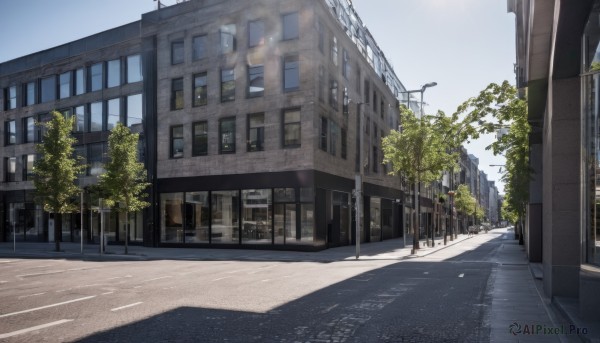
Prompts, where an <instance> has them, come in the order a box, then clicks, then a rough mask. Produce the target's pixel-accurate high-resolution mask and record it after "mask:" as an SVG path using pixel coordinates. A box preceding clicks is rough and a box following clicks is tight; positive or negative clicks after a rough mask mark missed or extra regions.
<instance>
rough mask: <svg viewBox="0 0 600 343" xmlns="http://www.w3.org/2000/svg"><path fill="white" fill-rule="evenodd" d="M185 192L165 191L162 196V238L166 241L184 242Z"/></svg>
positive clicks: (162, 240)
mask: <svg viewBox="0 0 600 343" xmlns="http://www.w3.org/2000/svg"><path fill="white" fill-rule="evenodd" d="M182 204H183V193H163V194H161V196H160V213H161V227H160V240H161V242H164V243H180V242H183V208H182Z"/></svg>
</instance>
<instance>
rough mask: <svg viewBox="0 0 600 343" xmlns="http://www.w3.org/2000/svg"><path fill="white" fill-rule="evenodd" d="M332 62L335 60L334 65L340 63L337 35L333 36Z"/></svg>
mask: <svg viewBox="0 0 600 343" xmlns="http://www.w3.org/2000/svg"><path fill="white" fill-rule="evenodd" d="M331 62H333V64H334V65H336V66H337V65H338V43H337V37H336V36H333V35H332V36H331Z"/></svg>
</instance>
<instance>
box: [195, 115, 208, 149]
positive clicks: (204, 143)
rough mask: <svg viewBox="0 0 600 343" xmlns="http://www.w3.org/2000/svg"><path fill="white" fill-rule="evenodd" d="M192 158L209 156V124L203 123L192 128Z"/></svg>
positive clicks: (198, 123)
mask: <svg viewBox="0 0 600 343" xmlns="http://www.w3.org/2000/svg"><path fill="white" fill-rule="evenodd" d="M192 136H193V142H192V156H203V155H206V154H208V122H206V121H201V122H197V123H194V124H193V126H192Z"/></svg>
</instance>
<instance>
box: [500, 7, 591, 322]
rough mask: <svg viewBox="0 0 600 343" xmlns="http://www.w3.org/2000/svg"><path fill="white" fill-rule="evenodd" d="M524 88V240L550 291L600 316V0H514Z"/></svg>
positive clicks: (586, 315)
mask: <svg viewBox="0 0 600 343" xmlns="http://www.w3.org/2000/svg"><path fill="white" fill-rule="evenodd" d="M507 4H508V11H509V12H513V13H515V15H516V48H517V49H516V50H517V56H516V59H517V61H516V64H515V71H516V73H517V75H516V78H517V87H518V88H519V89H520V92H519V94H527V95H528V96H527V102H528V120H529V122H530V124H531V127H532V132H531V133H530V135H529V145H530V156H529V161H530V168H531V170H532V171H533V173H532V179H531V181H530V187H529V194H530V195H529V204H528V207H527V219H526V227H525V230H524V243H525V246H526V248H527V252H528V255H529V258H530V260H531V261H535V262H541V263H542V265H543V284H544V291H545V293H546V294H547V295H548V296H550V297H551V298H552V299H553V301H554V302H556V303H557V304H564V303H562V301H563V300H564V299H567V303H568V304H569V303H571V302H576V303H578V305H579V315H580V316H581V317H582V318H583V319H593V320H600V293H599V292H598V289H600V221H599V220H598V218H600V215H599V213H600V211H599V209H600V206H599V204H600V201H599V199H600V196H599V194H600V193H599V189H600V188H599V186H598V185H599V182H598V181H599V180H600V178H599V175H600V174H599V170H600V169H599V168H598V165H599V163H598V161H599V158H598V156H600V154H599V153H600V147H599V146H598V133H599V132H598V119H599V118H600V111H599V107H598V103H599V100H600V99H599V97H600V92H598V86H599V85H600V73H599V72H598V71H599V70H600V68H598V65H599V64H598V62H600V59H599V55H598V51H599V50H598V47H599V46H600V34H599V33H600V21H599V18H600V1H597V0H581V1H558V0H556V1H552V0H550V1H546V0H523V1H515V0H508V1H507Z"/></svg>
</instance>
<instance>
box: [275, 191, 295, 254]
mask: <svg viewBox="0 0 600 343" xmlns="http://www.w3.org/2000/svg"><path fill="white" fill-rule="evenodd" d="M295 240H296V192H295V189H294V188H275V244H285V243H286V242H289V243H293V242H294V241H295Z"/></svg>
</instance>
